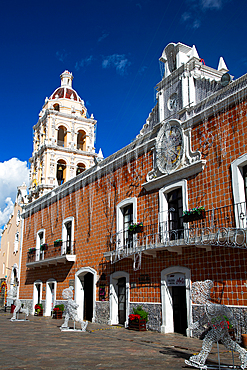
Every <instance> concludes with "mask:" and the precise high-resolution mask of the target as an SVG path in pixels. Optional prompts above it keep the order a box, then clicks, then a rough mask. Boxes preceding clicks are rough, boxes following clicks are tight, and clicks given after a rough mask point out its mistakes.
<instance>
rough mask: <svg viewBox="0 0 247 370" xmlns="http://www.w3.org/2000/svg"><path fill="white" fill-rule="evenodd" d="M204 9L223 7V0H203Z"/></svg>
mask: <svg viewBox="0 0 247 370" xmlns="http://www.w3.org/2000/svg"><path fill="white" fill-rule="evenodd" d="M201 6H202V9H221V8H222V6H223V0H201Z"/></svg>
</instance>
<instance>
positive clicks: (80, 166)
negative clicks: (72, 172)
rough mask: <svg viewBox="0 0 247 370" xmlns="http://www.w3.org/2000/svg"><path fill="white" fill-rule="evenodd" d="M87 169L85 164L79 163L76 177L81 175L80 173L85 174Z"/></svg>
mask: <svg viewBox="0 0 247 370" xmlns="http://www.w3.org/2000/svg"><path fill="white" fill-rule="evenodd" d="M85 169H86V166H85V164H83V163H78V164H77V167H76V176H77V175H79V174H80V173H82V172H84V171H85Z"/></svg>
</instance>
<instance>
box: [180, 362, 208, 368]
mask: <svg viewBox="0 0 247 370" xmlns="http://www.w3.org/2000/svg"><path fill="white" fill-rule="evenodd" d="M184 362H185V363H186V365H189V366H193V367H195V368H197V369H201V370H204V369H205V370H206V369H207V365H202V366H201V365H197V364H196V363H195V362H192V361H189V360H185V361H184Z"/></svg>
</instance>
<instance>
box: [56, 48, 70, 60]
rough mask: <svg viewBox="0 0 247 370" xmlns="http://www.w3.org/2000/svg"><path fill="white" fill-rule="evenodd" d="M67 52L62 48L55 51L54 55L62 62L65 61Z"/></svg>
mask: <svg viewBox="0 0 247 370" xmlns="http://www.w3.org/2000/svg"><path fill="white" fill-rule="evenodd" d="M68 55H69V54H68V53H67V52H66V51H65V50H63V51H57V52H56V57H57V58H58V60H60V62H62V63H63V62H64V61H65V59H67V56H68Z"/></svg>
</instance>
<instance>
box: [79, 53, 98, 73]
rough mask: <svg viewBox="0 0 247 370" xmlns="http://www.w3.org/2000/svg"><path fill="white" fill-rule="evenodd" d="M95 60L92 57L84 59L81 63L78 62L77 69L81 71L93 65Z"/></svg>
mask: <svg viewBox="0 0 247 370" xmlns="http://www.w3.org/2000/svg"><path fill="white" fill-rule="evenodd" d="M93 60H94V57H93V56H92V55H90V56H89V57H88V58H84V59H82V60H81V61H80V62H76V64H75V69H76V70H77V71H79V69H80V68H83V67H85V66H88V65H89V64H91V63H92V61H93Z"/></svg>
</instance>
